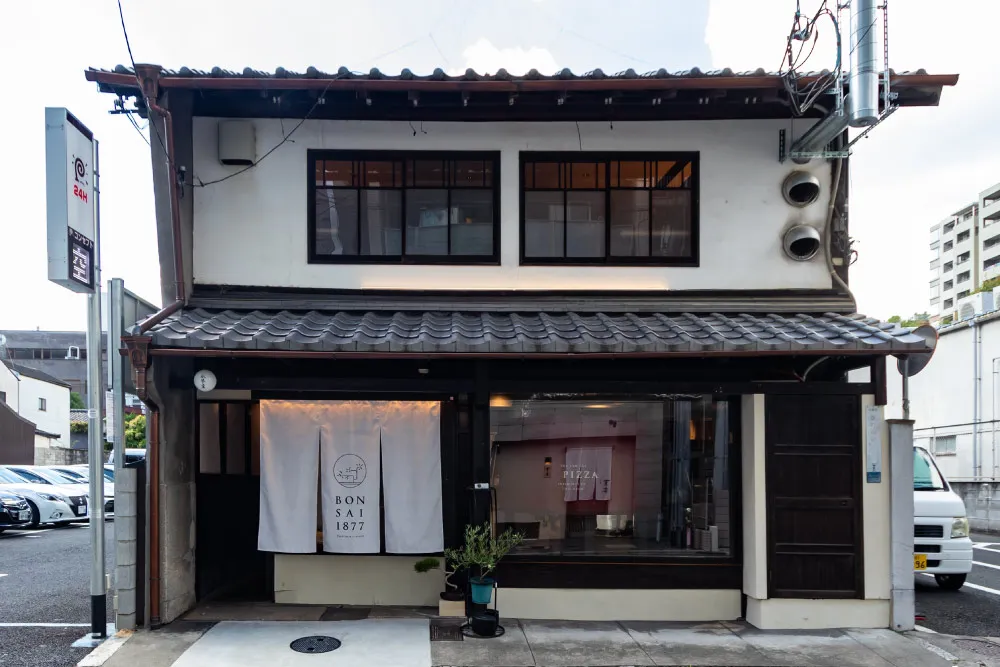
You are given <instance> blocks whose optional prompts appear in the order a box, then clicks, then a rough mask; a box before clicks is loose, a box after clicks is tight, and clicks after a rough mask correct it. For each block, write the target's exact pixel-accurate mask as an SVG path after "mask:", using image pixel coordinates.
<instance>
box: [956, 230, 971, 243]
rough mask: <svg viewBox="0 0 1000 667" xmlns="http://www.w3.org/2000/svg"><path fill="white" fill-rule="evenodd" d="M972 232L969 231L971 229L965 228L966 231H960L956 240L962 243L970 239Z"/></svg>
mask: <svg viewBox="0 0 1000 667" xmlns="http://www.w3.org/2000/svg"><path fill="white" fill-rule="evenodd" d="M970 233H971V232H969V230H965V231H964V232H959V233H958V236H956V237H955V240H956V241H957V242H958V243H961V242H962V241H966V240H968V238H969V235H970Z"/></svg>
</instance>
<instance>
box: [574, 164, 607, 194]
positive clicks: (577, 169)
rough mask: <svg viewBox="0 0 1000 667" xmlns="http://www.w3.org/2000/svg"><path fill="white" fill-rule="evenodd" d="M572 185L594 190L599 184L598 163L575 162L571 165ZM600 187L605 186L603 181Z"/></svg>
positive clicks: (576, 187) (577, 187) (575, 187)
mask: <svg viewBox="0 0 1000 667" xmlns="http://www.w3.org/2000/svg"><path fill="white" fill-rule="evenodd" d="M570 187H572V188H574V189H581V188H585V189H590V190H594V189H596V188H597V187H598V184H597V165H596V164H594V163H592V162H574V163H572V164H571V165H570ZM600 187H604V182H603V181H601V184H600Z"/></svg>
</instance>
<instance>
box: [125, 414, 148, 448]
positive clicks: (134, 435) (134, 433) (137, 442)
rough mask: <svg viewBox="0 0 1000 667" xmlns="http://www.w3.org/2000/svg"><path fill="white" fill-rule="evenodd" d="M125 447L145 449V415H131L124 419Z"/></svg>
mask: <svg viewBox="0 0 1000 667" xmlns="http://www.w3.org/2000/svg"><path fill="white" fill-rule="evenodd" d="M125 446H126V447H129V448H133V449H145V448H146V415H132V416H131V417H127V418H126V419H125Z"/></svg>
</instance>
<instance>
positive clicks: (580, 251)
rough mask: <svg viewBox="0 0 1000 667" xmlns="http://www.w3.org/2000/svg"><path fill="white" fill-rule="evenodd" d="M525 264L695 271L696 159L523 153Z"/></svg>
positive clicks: (664, 155) (684, 156)
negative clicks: (648, 266) (645, 266)
mask: <svg viewBox="0 0 1000 667" xmlns="http://www.w3.org/2000/svg"><path fill="white" fill-rule="evenodd" d="M521 167H522V169H521V263H522V264H561V263H566V264H610V265H615V264H653V265H658V266H696V265H697V263H698V155H697V154H696V153H656V154H652V153H641V154H618V153H572V154H567V153H561V154H551V153H550V154H545V153H522V154H521Z"/></svg>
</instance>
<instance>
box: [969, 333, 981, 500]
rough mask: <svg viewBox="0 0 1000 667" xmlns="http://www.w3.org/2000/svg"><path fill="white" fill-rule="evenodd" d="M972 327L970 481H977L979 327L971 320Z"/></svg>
mask: <svg viewBox="0 0 1000 667" xmlns="http://www.w3.org/2000/svg"><path fill="white" fill-rule="evenodd" d="M969 326H970V327H972V479H973V481H976V480H978V479H979V442H978V441H979V393H980V391H979V385H980V380H981V374H980V372H979V335H980V331H979V327H977V326H976V320H975V318H973V319H972V320H971V321H970V322H969Z"/></svg>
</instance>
